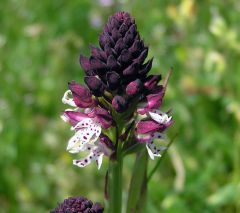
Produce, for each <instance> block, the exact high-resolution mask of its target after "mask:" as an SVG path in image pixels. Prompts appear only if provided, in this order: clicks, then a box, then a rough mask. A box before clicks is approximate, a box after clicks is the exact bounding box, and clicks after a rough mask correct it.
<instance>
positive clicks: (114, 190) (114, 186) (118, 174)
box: [108, 156, 122, 213]
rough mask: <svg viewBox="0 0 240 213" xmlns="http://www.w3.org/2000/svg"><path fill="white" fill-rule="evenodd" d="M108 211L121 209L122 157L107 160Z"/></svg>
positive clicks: (113, 211)
mask: <svg viewBox="0 0 240 213" xmlns="http://www.w3.org/2000/svg"><path fill="white" fill-rule="evenodd" d="M108 184H109V213H121V211H122V157H121V156H118V158H117V160H114V161H113V160H111V161H109V183H108Z"/></svg>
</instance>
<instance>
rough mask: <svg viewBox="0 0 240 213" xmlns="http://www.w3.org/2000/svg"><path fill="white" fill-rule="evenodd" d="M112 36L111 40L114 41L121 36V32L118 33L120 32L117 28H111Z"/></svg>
mask: <svg viewBox="0 0 240 213" xmlns="http://www.w3.org/2000/svg"><path fill="white" fill-rule="evenodd" d="M112 38H113V40H114V41H115V42H116V41H118V39H120V38H121V34H120V32H119V31H118V30H117V29H113V31H112Z"/></svg>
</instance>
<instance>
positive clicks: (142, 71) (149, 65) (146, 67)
mask: <svg viewBox="0 0 240 213" xmlns="http://www.w3.org/2000/svg"><path fill="white" fill-rule="evenodd" d="M152 62H153V58H152V59H150V60H149V61H148V62H147V63H145V64H143V65H142V67H141V69H140V70H139V74H140V75H146V74H147V73H148V72H149V71H150V70H151V68H152Z"/></svg>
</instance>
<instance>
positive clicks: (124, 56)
mask: <svg viewBox="0 0 240 213" xmlns="http://www.w3.org/2000/svg"><path fill="white" fill-rule="evenodd" d="M131 58H132V55H131V53H130V52H129V51H128V50H126V49H124V50H123V51H122V52H121V55H120V56H119V58H118V60H119V61H120V62H121V63H123V64H129V63H130V62H131Z"/></svg>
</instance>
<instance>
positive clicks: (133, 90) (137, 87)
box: [126, 79, 143, 96]
mask: <svg viewBox="0 0 240 213" xmlns="http://www.w3.org/2000/svg"><path fill="white" fill-rule="evenodd" d="M142 87H143V84H142V82H141V80H139V79H136V80H135V81H132V82H130V83H129V84H128V85H127V87H126V94H127V95H130V96H133V95H136V94H138V93H139V92H140V91H141V90H142Z"/></svg>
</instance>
